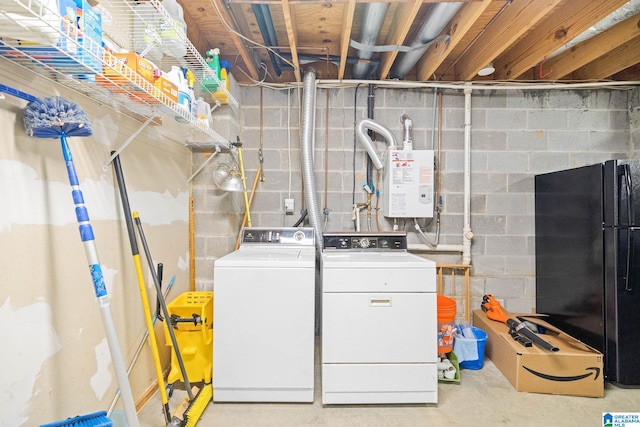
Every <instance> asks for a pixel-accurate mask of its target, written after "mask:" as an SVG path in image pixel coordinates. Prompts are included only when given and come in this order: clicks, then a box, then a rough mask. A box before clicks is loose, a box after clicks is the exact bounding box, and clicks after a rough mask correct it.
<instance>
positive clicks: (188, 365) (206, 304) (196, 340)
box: [165, 292, 213, 384]
mask: <svg viewBox="0 0 640 427" xmlns="http://www.w3.org/2000/svg"><path fill="white" fill-rule="evenodd" d="M167 311H169V315H170V316H171V317H172V319H174V321H175V319H178V320H179V321H178V322H177V323H175V324H174V332H175V335H176V341H177V343H178V347H179V350H180V354H181V356H182V359H183V361H184V367H185V370H186V372H187V377H188V378H189V382H204V383H205V384H209V383H211V375H212V372H213V292H184V293H182V294H180V295H179V296H178V297H177V298H176V299H175V300H173V301H172V302H171V303H169V304H168V305H167ZM166 324H167V322H165V325H166ZM165 336H166V341H167V343H168V345H170V346H171V339H170V338H171V337H170V336H169V333H168V332H167V330H166V326H165ZM171 356H172V358H171V371H170V372H169V376H168V377H167V384H173V383H174V382H176V381H183V382H184V379H183V378H182V372H181V371H180V365H179V364H178V361H177V359H176V358H175V353H174V352H173V351H172V352H171Z"/></svg>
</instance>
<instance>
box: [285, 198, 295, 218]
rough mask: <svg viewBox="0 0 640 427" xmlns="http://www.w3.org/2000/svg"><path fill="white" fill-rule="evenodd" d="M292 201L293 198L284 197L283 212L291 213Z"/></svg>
mask: <svg viewBox="0 0 640 427" xmlns="http://www.w3.org/2000/svg"><path fill="white" fill-rule="evenodd" d="M293 210H294V203H293V199H284V213H285V214H287V215H293Z"/></svg>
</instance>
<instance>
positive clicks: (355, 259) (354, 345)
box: [214, 232, 438, 404]
mask: <svg viewBox="0 0 640 427" xmlns="http://www.w3.org/2000/svg"><path fill="white" fill-rule="evenodd" d="M406 248H407V238H406V234H405V233H403V232H401V233H384V234H367V233H325V234H324V236H323V251H322V261H321V262H322V403H323V404H385V403H437V401H438V372H437V356H438V343H437V306H436V304H437V296H436V264H435V262H433V261H430V260H427V259H425V258H422V257H419V256H417V255H414V254H411V253H409V252H407V250H406ZM214 381H215V380H214Z"/></svg>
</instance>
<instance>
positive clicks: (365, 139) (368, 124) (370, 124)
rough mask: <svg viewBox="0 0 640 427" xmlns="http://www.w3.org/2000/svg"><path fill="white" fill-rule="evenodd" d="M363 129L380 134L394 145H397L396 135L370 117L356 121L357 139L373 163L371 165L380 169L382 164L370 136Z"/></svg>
mask: <svg viewBox="0 0 640 427" xmlns="http://www.w3.org/2000/svg"><path fill="white" fill-rule="evenodd" d="M365 129H370V130H372V131H374V132H376V133H378V134H380V135H382V136H383V137H384V138H385V139H386V140H387V143H388V144H389V145H391V146H394V147H395V146H396V145H397V143H396V137H395V136H394V135H393V133H392V132H391V131H390V130H389V129H387V128H386V127H384V126H382V125H381V124H380V123H378V122H376V121H373V120H371V119H362V120H360V123H358V127H357V128H356V133H357V134H358V141H360V143H361V144H362V145H363V146H364V148H365V150H367V153H368V154H369V157H370V158H371V162H372V163H373V166H375V168H376V169H382V166H383V165H382V161H381V160H380V157H378V155H377V154H376V150H375V149H374V148H373V141H372V140H371V137H370V136H369V135H368V134H367V132H366V131H365Z"/></svg>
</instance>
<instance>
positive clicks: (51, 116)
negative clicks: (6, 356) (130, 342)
mask: <svg viewBox="0 0 640 427" xmlns="http://www.w3.org/2000/svg"><path fill="white" fill-rule="evenodd" d="M24 128H25V131H26V133H27V135H29V136H32V137H35V138H60V143H61V144H62V155H63V157H64V160H65V162H66V166H67V175H68V176H69V183H70V184H71V195H72V196H73V203H74V205H75V207H76V209H75V211H76V219H77V220H78V224H79V230H80V239H81V240H82V242H83V244H84V252H85V255H86V257H87V261H88V262H89V271H90V272H91V279H92V281H93V288H94V291H95V294H96V298H97V300H98V306H99V307H100V314H101V316H102V323H103V324H104V329H105V335H106V338H107V344H108V346H109V352H110V354H111V363H113V369H114V371H115V374H116V379H117V381H118V387H119V388H120V394H121V397H122V404H123V407H124V412H125V416H126V419H127V423H128V426H129V427H139V425H140V424H139V421H138V415H137V413H136V407H135V402H134V401H133V394H132V393H131V386H130V385H129V379H128V378H127V371H126V368H125V364H124V359H123V357H122V352H121V350H120V345H119V343H118V336H117V333H116V329H115V324H114V321H113V314H112V313H111V304H110V302H109V295H108V293H107V287H106V285H105V283H104V277H103V275H102V268H101V266H100V260H99V259H98V251H97V249H96V245H95V238H94V235H93V228H92V227H91V224H90V222H89V212H88V211H87V207H86V206H85V204H84V196H83V195H82V190H81V189H80V182H79V181H78V175H77V173H76V168H75V166H74V164H73V158H72V157H71V150H70V149H69V144H68V143H67V137H73V136H90V135H91V134H92V130H91V123H90V122H89V118H88V117H87V115H86V114H85V112H84V111H82V109H80V107H78V105H76V104H75V103H73V102H70V101H67V100H66V99H64V98H61V97H58V96H56V97H52V98H45V99H43V100H40V99H36V100H33V101H31V102H29V103H28V104H27V106H26V108H25V111H24Z"/></svg>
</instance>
